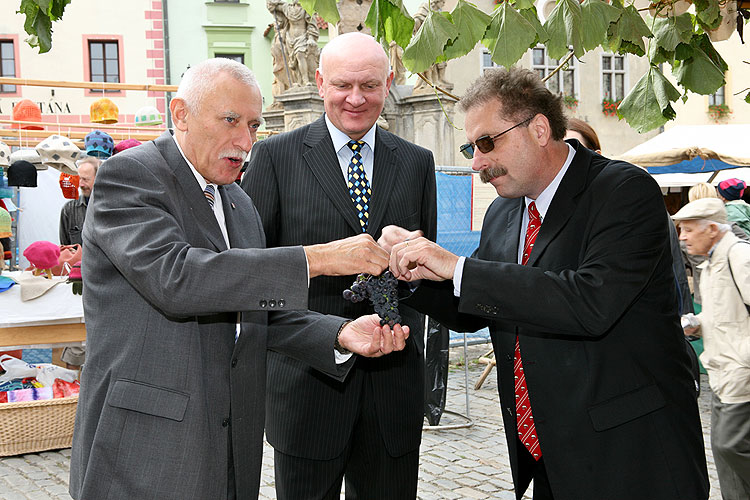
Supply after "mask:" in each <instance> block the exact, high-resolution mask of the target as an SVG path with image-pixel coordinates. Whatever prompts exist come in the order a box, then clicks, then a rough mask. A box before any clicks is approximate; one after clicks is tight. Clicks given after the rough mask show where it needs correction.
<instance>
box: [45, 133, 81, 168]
mask: <svg viewBox="0 0 750 500" xmlns="http://www.w3.org/2000/svg"><path fill="white" fill-rule="evenodd" d="M36 152H37V153H39V156H40V157H41V158H42V163H43V164H44V165H48V166H50V167H52V168H55V169H57V170H59V171H60V172H63V173H65V174H70V175H78V167H76V160H77V159H78V158H79V157H80V156H81V150H80V149H78V146H76V145H75V144H73V141H71V140H70V139H68V138H67V137H65V136H62V135H51V136H49V137H47V138H46V139H44V140H43V141H42V142H40V143H39V144H37V146H36Z"/></svg>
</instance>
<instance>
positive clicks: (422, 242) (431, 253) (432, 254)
mask: <svg viewBox="0 0 750 500" xmlns="http://www.w3.org/2000/svg"><path fill="white" fill-rule="evenodd" d="M456 262H458V256H456V255H453V254H452V253H450V252H449V251H448V250H446V249H444V248H442V247H441V246H439V245H438V244H437V243H433V242H432V241H430V240H428V239H427V238H417V239H416V240H408V241H404V242H402V243H398V244H396V245H394V246H393V248H392V249H391V262H390V268H391V272H392V273H393V275H394V276H395V277H396V278H398V279H400V280H404V281H415V280H420V279H427V280H432V281H443V280H448V279H453V272H454V271H455V269H456Z"/></svg>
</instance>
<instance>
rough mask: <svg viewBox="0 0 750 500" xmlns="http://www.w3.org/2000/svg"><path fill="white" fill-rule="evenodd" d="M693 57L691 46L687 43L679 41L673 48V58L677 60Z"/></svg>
mask: <svg viewBox="0 0 750 500" xmlns="http://www.w3.org/2000/svg"><path fill="white" fill-rule="evenodd" d="M691 57H693V46H692V45H690V44H689V43H680V44H678V45H677V47H676V48H675V50H674V58H675V59H677V60H678V61H684V60H685V59H690V58H691Z"/></svg>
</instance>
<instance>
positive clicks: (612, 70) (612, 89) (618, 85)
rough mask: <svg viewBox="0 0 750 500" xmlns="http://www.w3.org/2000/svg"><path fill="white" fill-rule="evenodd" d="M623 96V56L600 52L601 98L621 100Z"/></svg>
mask: <svg viewBox="0 0 750 500" xmlns="http://www.w3.org/2000/svg"><path fill="white" fill-rule="evenodd" d="M623 97H625V56H624V55H620V54H602V98H603V99H608V100H610V101H621V100H622V98H623Z"/></svg>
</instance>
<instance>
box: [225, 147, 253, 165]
mask: <svg viewBox="0 0 750 500" xmlns="http://www.w3.org/2000/svg"><path fill="white" fill-rule="evenodd" d="M247 154H248V153H247V151H243V150H242V149H227V150H226V151H221V152H220V153H219V159H220V160H221V159H223V158H240V159H241V160H242V162H243V163H244V162H245V160H247Z"/></svg>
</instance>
